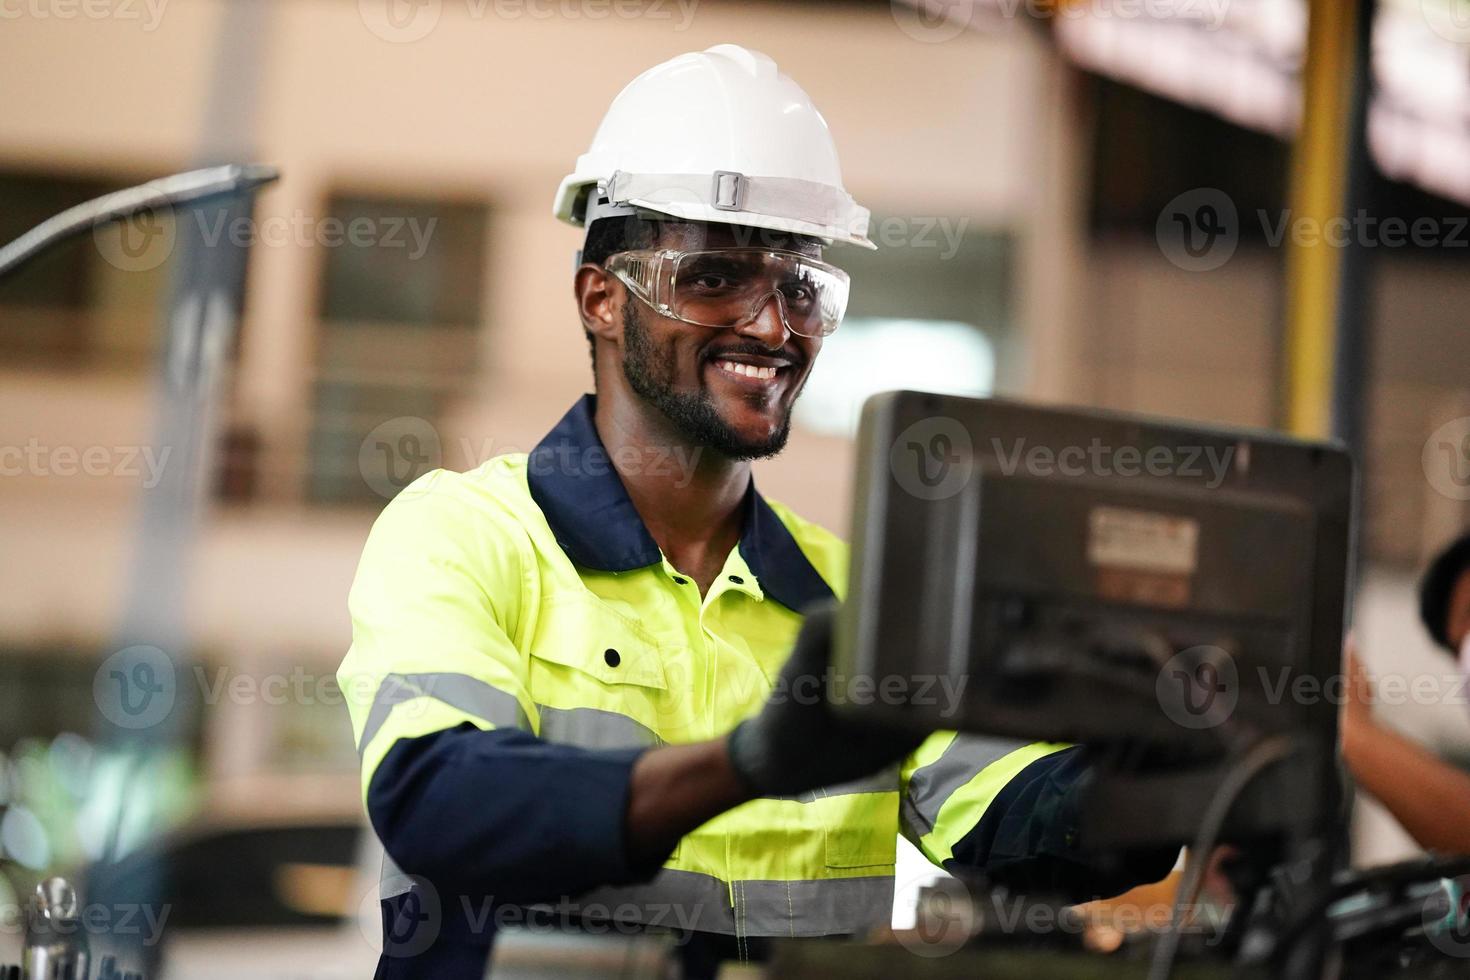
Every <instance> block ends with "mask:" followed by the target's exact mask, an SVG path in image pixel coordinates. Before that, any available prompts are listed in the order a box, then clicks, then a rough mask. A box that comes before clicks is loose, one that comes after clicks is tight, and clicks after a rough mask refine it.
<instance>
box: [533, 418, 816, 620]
mask: <svg viewBox="0 0 1470 980" xmlns="http://www.w3.org/2000/svg"><path fill="white" fill-rule="evenodd" d="M596 404H597V403H596V396H595V395H583V396H582V398H581V400H580V401H578V402H577V404H575V405H573V406H572V407H571V410H570V411H568V412H567V414H566V415H564V416H562V419H561V421H560V422H558V423H557V424H556V428H554V429H552V430H551V431H550V432H548V433H547V434H546V438H544V439H542V440H541V442H540V443H539V444H538V445H537V446H536V448H535V449H533V450H531V454H530V456H529V458H528V459H527V460H526V482H527V483H528V484H529V485H530V488H531V499H533V500H535V501H536V506H538V507H540V508H541V512H542V513H543V514H545V515H546V523H547V524H549V525H550V526H551V532H552V534H554V535H556V542H557V544H559V545H561V549H562V550H563V551H565V552H566V553H567V557H569V558H571V559H572V561H574V562H576V563H577V564H578V565H581V566H582V567H584V568H592V569H596V570H597V571H602V572H626V571H630V570H632V569H635V568H644V567H647V566H648V565H656V564H658V563H659V562H660V561H661V560H662V559H663V555H662V553H661V552H660V551H659V548H658V544H657V543H656V542H655V541H654V540H653V535H651V534H649V533H648V528H647V527H646V526H645V525H644V523H643V518H642V517H640V516H638V511H637V510H636V509H635V508H634V506H633V501H632V500H631V499H630V498H629V497H628V491H627V490H626V489H625V488H624V487H623V481H622V479H621V478H620V477H619V476H618V473H617V470H616V469H614V468H613V465H612V460H611V459H609V458H608V453H607V450H606V449H605V448H604V447H603V445H602V440H601V439H600V438H598V435H597V427H596V426H595V425H593V422H592V413H593V409H594V408H595V406H596ZM670 465H672V461H670ZM742 507H743V508H744V511H745V513H744V527H743V528H742V531H741V535H740V554H741V556H742V557H744V559H745V563H746V564H747V565H749V566H750V570H751V571H752V572H754V573H755V577H756V579H757V580H758V581H759V582H760V586H761V589H762V590H763V591H764V592H765V594H766V595H768V596H770V597H771V598H773V599H775V600H776V601H777V602H779V603H781V605H783V606H785V607H787V608H788V609H792V610H795V611H797V612H800V611H801V610H803V609H805V608H806V607H807V606H808V605H810V604H811V603H813V602H816V601H817V600H819V599H830V598H832V589H831V587H830V586H828V585H827V583H826V582H825V581H824V580H823V579H822V576H821V575H820V574H818V573H817V570H816V569H815V568H813V567H812V563H811V562H810V561H808V560H807V557H806V555H805V554H804V553H803V552H802V550H801V546H800V545H798V544H797V543H796V539H795V538H793V537H792V536H791V532H790V531H788V530H787V529H786V525H785V524H783V523H781V518H779V517H777V516H776V512H775V511H774V510H772V509H771V505H770V504H768V503H766V500H765V498H764V497H762V496H761V495H760V494H759V493H758V492H757V491H756V489H755V481H754V480H752V481H751V483H750V489H748V490H747V491H746V493H745V502H744V503H743V504H742Z"/></svg>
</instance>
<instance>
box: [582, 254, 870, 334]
mask: <svg viewBox="0 0 1470 980" xmlns="http://www.w3.org/2000/svg"><path fill="white" fill-rule="evenodd" d="M606 267H607V270H608V271H609V272H611V273H613V274H614V275H616V276H617V277H618V278H619V279H621V280H622V281H623V282H624V283H625V284H626V285H627V286H628V287H629V288H630V289H631V290H633V292H634V293H636V294H637V295H638V297H639V298H641V299H642V300H643V301H644V302H646V303H648V304H649V305H651V306H653V307H654V308H655V309H656V310H658V311H659V312H660V313H663V314H664V315H666V316H671V317H674V318H675V319H678V320H683V321H684V322H685V323H692V324H695V325H697V326H702V327H738V326H741V325H743V324H746V323H749V322H750V321H751V320H754V319H755V318H756V317H757V316H759V315H760V312H761V310H762V309H764V308H765V306H766V304H767V303H770V302H771V301H772V300H773V299H774V300H775V302H776V306H777V309H778V310H779V311H780V314H781V319H782V322H783V323H784V324H785V325H786V329H788V330H790V331H791V332H792V333H794V334H797V335H799V336H802V337H825V336H827V335H828V334H830V333H832V331H834V330H836V329H837V325H838V324H839V323H841V322H842V315H843V313H845V312H846V310H847V289H848V279H847V273H845V272H843V271H842V270H841V269H839V268H837V267H836V266H833V265H828V264H827V263H825V262H822V261H819V260H817V259H813V258H811V257H810V256H806V255H802V254H800V253H798V252H786V251H781V250H776V249H762V248H723V249H708V250H704V251H697V252H678V251H673V250H663V251H633V252H618V253H616V254H614V255H611V256H609V257H608V259H607V263H606Z"/></svg>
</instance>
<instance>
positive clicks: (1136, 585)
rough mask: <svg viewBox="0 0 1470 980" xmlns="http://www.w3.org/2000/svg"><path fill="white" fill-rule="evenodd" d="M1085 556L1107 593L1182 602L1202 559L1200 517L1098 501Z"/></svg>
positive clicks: (1135, 599)
mask: <svg viewBox="0 0 1470 980" xmlns="http://www.w3.org/2000/svg"><path fill="white" fill-rule="evenodd" d="M1087 560H1088V561H1089V562H1091V563H1092V564H1093V565H1094V566H1095V570H1096V575H1095V576H1094V583H1095V585H1096V586H1097V589H1098V591H1099V592H1100V593H1101V594H1102V595H1103V596H1104V597H1105V598H1108V599H1115V600H1120V601H1123V602H1135V603H1140V604H1144V605H1157V606H1182V605H1185V604H1186V603H1188V602H1189V594H1190V582H1191V579H1192V577H1193V575H1194V572H1195V569H1196V568H1197V567H1198V564H1199V522H1198V521H1196V520H1193V519H1191V518H1188V517H1176V516H1174V515H1172V514H1157V513H1152V512H1150V511H1143V510H1128V509H1125V508H1122V507H1094V508H1093V509H1092V512H1091V513H1090V514H1088V517H1087Z"/></svg>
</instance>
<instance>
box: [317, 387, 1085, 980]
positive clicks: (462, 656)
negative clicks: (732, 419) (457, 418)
mask: <svg viewBox="0 0 1470 980" xmlns="http://www.w3.org/2000/svg"><path fill="white" fill-rule="evenodd" d="M593 407H594V403H593V400H592V396H587V397H586V398H584V399H583V400H582V401H581V402H579V403H578V404H577V405H576V406H575V407H574V408H573V409H572V410H571V411H570V412H568V413H567V415H566V416H565V417H564V418H563V419H562V421H561V422H560V423H559V424H558V426H557V427H556V428H555V429H554V430H553V431H552V432H551V433H550V434H549V435H548V436H547V437H546V439H545V440H543V441H542V443H541V444H540V445H538V446H537V447H536V448H535V449H534V450H533V451H532V452H531V453H530V454H529V455H526V454H517V455H506V456H500V457H496V458H494V459H492V460H490V461H488V462H486V463H485V464H483V465H481V466H480V467H479V468H478V469H475V470H473V471H471V472H469V473H465V474H457V473H452V472H447V471H436V472H434V473H431V474H429V475H427V476H425V477H423V478H422V479H420V480H419V481H417V482H416V483H415V484H413V485H412V486H410V487H409V488H408V489H406V490H404V491H403V492H402V493H401V494H399V495H398V496H397V497H396V498H395V499H394V500H393V501H392V502H391V503H390V504H389V505H388V507H387V508H386V509H385V510H384V512H383V514H382V515H381V517H380V518H379V519H378V521H377V522H376V524H375V526H374V527H373V530H372V533H371V535H370V537H369V540H368V543H367V545H366V548H365V550H364V553H363V557H362V561H361V565H360V567H359V570H358V574H357V577H356V580H355V582H354V584H353V587H352V592H351V596H350V603H349V604H350V609H351V614H352V625H353V642H352V648H351V650H350V651H349V653H348V655H347V657H346V659H345V660H344V662H343V664H342V666H341V669H340V671H339V673H338V678H339V683H340V684H341V686H342V689H343V691H344V693H345V694H346V696H347V700H348V703H349V705H350V709H351V714H352V724H353V730H354V733H355V736H356V739H357V747H358V751H359V753H360V755H361V760H362V787H363V794H364V800H365V802H366V804H367V809H368V813H369V817H370V819H371V820H372V823H373V825H374V827H375V828H376V830H377V832H378V834H379V836H380V837H381V838H382V840H383V843H384V846H385V850H386V852H387V854H388V856H389V859H390V860H389V862H388V863H387V865H386V867H385V872H384V882H383V890H382V898H383V900H384V901H385V903H386V904H385V928H386V929H387V931H388V933H389V934H390V937H392V938H394V939H395V941H396V940H398V939H401V937H398V936H397V935H396V933H395V930H396V929H397V928H398V926H399V925H401V924H402V921H401V920H402V919H403V918H404V917H405V916H407V917H408V918H412V919H422V918H424V903H425V901H426V899H425V897H424V896H423V895H415V889H418V890H419V891H420V892H422V891H423V890H425V889H432V890H433V891H434V894H433V895H430V896H428V898H427V901H431V902H432V904H433V905H434V907H435V909H437V911H436V912H435V915H437V916H438V917H439V920H440V921H436V923H435V925H434V928H435V929H439V928H441V927H442V928H445V929H450V928H451V927H450V926H449V925H448V923H449V922H450V921H451V920H453V921H454V922H456V923H457V925H455V926H454V927H453V929H454V930H457V931H458V932H459V933H462V932H465V931H468V932H471V933H477V938H479V939H481V940H483V941H488V940H489V938H490V936H489V933H490V932H493V928H490V926H491V925H492V924H494V925H499V924H503V923H504V921H506V920H505V919H504V918H503V917H500V916H487V915H485V914H484V913H485V911H487V910H488V909H489V908H490V907H491V906H492V905H493V907H495V908H497V909H498V908H499V907H500V906H501V905H506V906H515V905H521V904H530V903H543V904H545V905H549V906H550V907H554V908H557V909H561V910H563V911H564V913H565V915H566V917H567V918H568V919H569V920H577V921H581V920H585V919H595V918H608V919H612V920H615V921H617V922H623V923H641V924H645V925H661V926H668V927H672V928H675V929H680V930H693V931H696V932H704V933H722V934H725V935H730V936H735V937H737V939H739V938H741V937H746V936H816V935H828V934H852V933H860V932H862V931H864V930H865V929H867V928H868V927H870V926H873V925H877V924H881V923H886V922H887V920H888V917H889V915H890V909H891V905H892V896H893V871H894V858H895V847H896V838H897V835H898V833H899V832H900V831H901V832H902V833H904V834H905V835H906V836H907V837H908V838H909V839H910V840H912V841H913V842H914V843H915V844H916V845H917V846H918V847H919V848H920V849H921V850H922V851H923V852H924V853H925V854H926V855H927V856H928V857H929V858H930V859H931V860H933V861H934V862H935V863H936V864H940V865H949V864H952V863H961V864H968V865H974V866H978V867H981V868H986V869H988V870H991V871H995V872H1001V871H1004V870H1005V869H1007V868H1012V869H1016V870H1018V871H1025V873H1027V874H1033V873H1035V874H1039V875H1041V876H1043V877H1046V876H1051V879H1053V883H1054V882H1057V881H1060V882H1063V883H1067V878H1068V876H1069V875H1071V874H1072V873H1073V872H1074V871H1075V870H1076V868H1075V866H1074V865H1073V864H1072V856H1071V855H1070V853H1069V851H1068V848H1070V847H1071V845H1072V843H1073V841H1072V838H1071V834H1072V822H1073V816H1074V815H1073V814H1072V813H1070V811H1069V810H1068V806H1069V803H1070V800H1071V799H1072V797H1073V796H1075V794H1074V793H1073V792H1072V789H1073V788H1074V786H1075V784H1076V783H1077V778H1078V776H1079V775H1080V773H1081V772H1083V770H1084V768H1085V767H1084V766H1083V765H1081V760H1080V757H1079V756H1077V754H1076V753H1077V752H1078V750H1077V749H1069V748H1067V747H1065V746H1061V745H1054V744H1023V743H1018V742H1011V741H1006V740H1000V739H987V738H976V737H968V736H966V737H956V736H955V735H954V734H952V733H944V734H939V735H936V736H934V737H933V738H931V739H930V740H929V741H927V742H926V743H925V744H924V745H923V746H921V747H920V749H919V750H918V751H917V752H916V753H915V754H914V755H913V756H912V757H911V758H910V759H909V760H907V761H906V763H905V764H903V765H902V766H901V767H900V769H899V770H898V771H896V772H895V771H889V772H885V773H879V774H876V775H875V776H873V777H870V778H867V779H863V780H860V781H858V782H856V783H853V784H849V785H843V786H833V787H828V788H826V789H823V790H818V791H816V792H812V793H806V794H803V795H801V796H797V797H783V798H762V799H756V800H753V801H751V802H749V803H746V804H744V805H742V806H739V807H736V808H735V809H733V810H730V811H728V812H726V813H724V814H722V815H720V816H718V817H716V818H715V819H713V820H711V821H709V822H708V823H707V824H705V825H704V826H702V827H699V828H698V829H696V830H694V831H693V832H691V833H690V834H689V835H687V836H686V837H685V838H684V839H683V840H682V841H680V842H679V844H678V846H677V847H676V848H675V850H674V851H673V853H672V854H670V855H668V857H667V860H665V861H664V862H663V864H662V867H661V868H632V867H629V866H628V865H627V861H626V857H625V856H624V854H623V850H624V848H623V842H622V820H623V813H624V809H625V805H626V796H627V781H628V774H629V771H630V769H631V766H632V763H633V760H634V759H635V758H636V756H637V754H638V753H639V752H641V751H642V750H644V749H646V748H647V747H649V746H655V745H660V744H665V743H680V742H692V741H697V740H702V739H710V738H716V737H719V736H722V735H724V734H726V733H727V732H729V731H730V729H731V728H733V727H734V726H735V724H736V723H737V722H739V721H740V720H742V719H743V718H746V717H748V716H749V715H751V714H752V713H754V712H755V711H757V710H758V709H759V707H760V706H761V704H762V703H763V702H764V700H765V698H766V696H767V694H768V693H769V691H770V690H771V688H772V685H773V681H774V679H775V678H776V676H777V674H778V672H779V670H780V668H781V666H782V663H783V662H784V660H785V658H786V656H787V654H788V652H789V651H790V649H791V645H792V642H793V640H794V638H795V635H796V633H797V630H798V628H799V627H800V625H801V621H802V616H801V612H800V610H801V609H803V608H804V607H806V606H807V605H808V604H809V603H811V602H814V601H816V600H818V599H822V598H826V597H830V596H833V595H834V594H835V595H836V596H838V597H841V595H842V593H843V591H844V588H845V584H846V583H845V578H846V568H847V552H846V548H845V546H844V545H843V544H842V542H840V541H839V540H838V539H837V538H836V537H834V536H833V535H832V534H830V533H828V532H827V531H825V530H823V529H821V528H819V527H817V526H816V525H814V524H811V523H808V522H806V521H804V520H802V519H800V518H799V517H797V516H795V515H794V514H793V513H791V512H790V511H789V510H788V509H786V508H785V507H783V506H781V505H779V504H775V503H772V502H769V501H767V500H765V499H764V498H762V497H761V496H760V494H758V493H757V492H756V491H755V490H754V488H753V487H752V488H751V489H750V491H749V492H748V493H747V496H746V499H745V504H744V525H743V532H742V536H741V539H740V542H739V546H738V547H737V548H735V549H734V550H732V551H731V552H730V554H729V557H728V558H727V559H726V561H725V565H724V567H723V569H722V570H721V572H720V574H719V576H718V578H717V579H716V580H715V582H714V584H713V585H712V587H711V588H710V589H709V591H708V593H707V594H706V595H704V596H701V595H700V593H699V589H698V587H697V586H696V585H695V583H694V582H693V581H692V580H691V579H689V578H688V577H687V576H685V575H683V574H682V573H681V572H680V570H679V569H677V568H675V567H674V566H673V565H671V564H670V563H669V561H668V560H667V559H666V558H665V557H664V556H663V555H662V553H661V552H660V550H659V548H658V546H657V544H656V543H655V542H654V540H653V538H652V536H651V535H650V534H649V532H648V530H647V528H646V527H645V526H644V524H643V522H642V520H641V519H640V518H639V516H638V513H637V511H636V510H635V509H634V507H633V504H632V502H631V500H630V499H629V497H628V494H627V492H626V490H625V489H624V487H623V484H622V482H621V480H620V478H619V477H618V475H617V471H616V470H615V469H614V468H613V465H612V461H611V460H609V459H608V455H607V453H606V451H605V450H604V449H603V447H602V445H601V443H600V441H599V439H598V437H597V434H596V430H595V428H594V426H593V422H592V412H593ZM618 463H619V465H621V466H623V467H625V468H626V467H630V466H641V467H661V468H664V469H665V470H666V471H667V472H668V473H669V474H670V475H672V476H674V477H676V478H677V477H679V476H680V475H681V474H682V475H687V474H688V469H687V467H689V466H690V465H692V461H691V460H690V459H687V458H680V457H679V456H677V455H675V454H673V453H667V454H664V453H659V452H650V453H649V454H648V455H647V456H646V458H641V459H631V458H630V459H620V460H619V461H618ZM680 467H684V469H680ZM800 750H801V747H800V746H793V747H792V751H800ZM655 872H656V873H655ZM650 875H651V877H649V876H650ZM644 878H647V879H648V880H641V879H644ZM405 896H408V897H410V898H412V899H413V902H412V903H411V906H409V907H406V906H404V905H403V904H402V903H403V900H404V897H405ZM470 896H474V898H471V897H470ZM481 898H483V900H484V902H486V903H490V904H488V905H483V904H477V903H479V902H480V899H481ZM395 901H396V902H398V904H396V905H395V904H394V903H395ZM477 908H478V909H479V913H478V914H477V912H476V910H477ZM405 909H407V910H406V911H405ZM461 912H463V913H464V914H463V915H461V914H460V913H461ZM466 922H468V923H469V924H468V925H466ZM390 945H391V944H390ZM439 945H441V946H442V945H443V941H442V937H441V941H440V943H439ZM423 946H425V942H424V941H423V940H422V937H420V938H419V939H415V940H411V941H409V942H408V943H407V944H406V945H404V944H402V943H401V942H400V943H399V947H400V951H402V952H403V955H404V956H405V957H407V958H412V957H413V956H422V955H427V954H425V953H424V951H423V949H422V948H420V947H423ZM387 951H388V949H387V947H385V953H386V952H387ZM441 952H442V951H441ZM481 955H483V950H482V953H481ZM385 959H386V956H385ZM442 962H448V961H447V960H444V961H442ZM423 969H424V968H423V966H422V964H419V966H417V967H416V971H417V972H418V973H419V974H420V975H429V974H428V973H424V972H423ZM380 975H381V976H387V975H389V974H388V973H383V972H380ZM405 975H407V974H405ZM433 975H436V976H443V975H446V974H445V973H444V972H442V970H441V971H437V972H435V973H434V974H433ZM466 975H469V974H468V972H467V973H466Z"/></svg>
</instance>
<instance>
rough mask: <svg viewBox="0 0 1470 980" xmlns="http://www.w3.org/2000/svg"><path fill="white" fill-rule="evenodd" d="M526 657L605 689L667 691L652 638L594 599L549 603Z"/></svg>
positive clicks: (562, 599) (569, 598) (574, 598)
mask: <svg viewBox="0 0 1470 980" xmlns="http://www.w3.org/2000/svg"><path fill="white" fill-rule="evenodd" d="M530 653H531V656H533V657H535V658H537V659H538V660H544V661H546V662H548V663H554V664H560V665H562V666H563V667H571V668H573V669H575V670H579V671H581V672H582V673H584V674H590V675H591V676H592V677H595V678H597V679H598V680H599V681H602V682H603V683H604V684H636V685H637V686H639V687H651V688H657V689H659V690H667V688H668V682H667V681H666V680H665V678H664V669H663V660H662V658H661V656H660V652H659V645H658V643H657V641H655V640H654V638H653V636H652V635H651V634H650V633H649V632H648V631H647V630H645V629H643V627H641V626H639V625H638V624H637V623H635V622H633V621H632V620H630V619H627V618H626V617H624V616H621V615H619V614H618V613H616V612H614V611H613V610H612V609H610V608H608V607H607V606H606V605H604V604H603V603H601V602H599V601H598V600H597V599H596V597H594V596H585V597H583V596H575V595H574V596H559V597H556V598H554V599H552V600H550V601H549V602H547V603H546V605H545V606H543V607H542V609H541V614H540V616H539V623H538V626H537V628H536V638H535V640H533V641H532V643H531V651H530Z"/></svg>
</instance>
